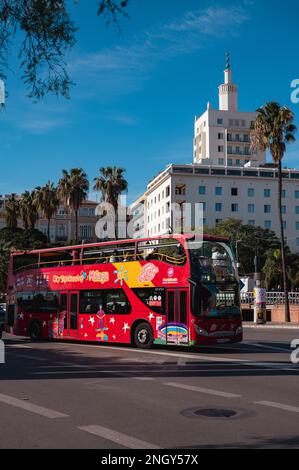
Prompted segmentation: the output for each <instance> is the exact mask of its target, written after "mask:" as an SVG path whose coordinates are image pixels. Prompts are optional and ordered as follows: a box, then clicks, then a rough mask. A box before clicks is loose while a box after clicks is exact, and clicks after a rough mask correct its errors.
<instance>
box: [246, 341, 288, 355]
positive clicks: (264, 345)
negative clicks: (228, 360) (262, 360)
mask: <svg viewBox="0 0 299 470" xmlns="http://www.w3.org/2000/svg"><path fill="white" fill-rule="evenodd" d="M245 344H247V345H250V346H254V347H255V348H261V349H269V350H273V351H282V352H285V353H287V354H290V351H291V350H290V349H286V348H278V347H276V346H267V345H266V344H259V343H245Z"/></svg>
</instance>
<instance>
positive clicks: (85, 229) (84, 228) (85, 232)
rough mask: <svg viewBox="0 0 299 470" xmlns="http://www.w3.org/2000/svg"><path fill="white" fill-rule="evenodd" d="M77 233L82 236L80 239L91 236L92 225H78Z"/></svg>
mask: <svg viewBox="0 0 299 470" xmlns="http://www.w3.org/2000/svg"><path fill="white" fill-rule="evenodd" d="M79 233H80V238H82V239H90V238H92V227H91V225H80V227H79Z"/></svg>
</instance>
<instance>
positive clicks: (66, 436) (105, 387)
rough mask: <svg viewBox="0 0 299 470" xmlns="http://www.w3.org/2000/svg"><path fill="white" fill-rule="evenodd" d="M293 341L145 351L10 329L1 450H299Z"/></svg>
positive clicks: (254, 338) (274, 337)
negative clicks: (21, 334)
mask: <svg viewBox="0 0 299 470" xmlns="http://www.w3.org/2000/svg"><path fill="white" fill-rule="evenodd" d="M296 338H298V339H299V330H298V331H297V330H283V329H267V330H265V329H260V330H259V329H249V328H246V329H245V338H244V343H242V344H237V345H230V346H224V345H223V346H217V347H215V348H211V349H198V350H194V349H193V350H187V349H179V348H176V349H175V350H174V349H169V348H168V349H166V348H162V347H159V348H158V347H156V348H155V349H153V350H151V351H148V352H143V351H140V350H136V349H131V348H128V347H124V346H123V347H122V346H120V347H110V346H100V345H94V344H92V345H86V344H73V343H59V342H53V343H52V342H50V343H48V342H38V343H31V342H30V341H29V340H27V339H25V338H17V337H12V336H9V335H4V341H5V345H6V363H5V364H0V379H1V381H0V448H2V449H5V448H10V449H11V448H14V449H20V448H21V449H24V448H25V449H26V448H30V449H32V448H68V449H74V448H86V449H89V448H94V449H119V448H122V449H128V448H129V449H130V448H133V449H138V448H148V449H151V448H154V449H156V448H168V449H179V448H188V449H200V448H299V364H298V365H294V364H292V363H291V361H290V353H291V349H290V343H291V341H292V340H293V339H296ZM198 412H199V413H200V414H198ZM219 415H221V417H220V416H219Z"/></svg>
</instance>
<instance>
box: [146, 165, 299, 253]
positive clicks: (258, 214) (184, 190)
mask: <svg viewBox="0 0 299 470" xmlns="http://www.w3.org/2000/svg"><path fill="white" fill-rule="evenodd" d="M283 175H284V180H283V201H284V204H283V212H284V222H285V236H286V240H287V243H288V245H289V247H290V248H291V250H292V251H293V252H298V253H299V171H296V170H291V169H287V170H283ZM277 187H278V182H277V170H276V169H275V168H271V167H259V168H237V167H233V168H232V167H224V166H204V165H195V164H193V165H169V166H168V167H167V168H166V169H165V170H164V171H163V172H161V173H160V174H159V175H158V176H157V177H156V178H155V179H154V180H152V181H151V182H150V183H149V185H148V187H147V191H146V193H145V196H146V201H147V214H146V219H145V229H146V235H147V236H150V237H151V236H157V235H160V234H162V233H167V231H168V228H169V227H171V228H172V229H173V231H174V232H175V231H178V230H179V228H180V221H179V220H178V221H177V226H176V224H175V221H174V220H173V216H172V213H171V207H172V205H173V204H174V203H178V204H182V203H184V202H191V203H199V202H200V203H202V204H203V224H204V225H206V226H207V227H214V226H215V224H217V223H218V222H221V221H222V220H225V219H228V218H233V219H239V220H242V221H243V222H244V224H249V225H255V226H260V227H263V228H269V229H271V230H274V231H275V232H276V233H277V234H279V225H278V208H277ZM193 222H195V225H199V224H200V220H197V221H193Z"/></svg>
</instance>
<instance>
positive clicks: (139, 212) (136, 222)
mask: <svg viewBox="0 0 299 470" xmlns="http://www.w3.org/2000/svg"><path fill="white" fill-rule="evenodd" d="M129 211H130V215H131V217H132V224H133V225H132V227H133V238H144V237H146V233H145V230H144V228H145V227H144V220H145V218H146V198H145V195H144V194H143V195H142V196H140V197H139V198H138V199H136V201H134V202H133V203H132V204H131V205H130V207H129Z"/></svg>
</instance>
